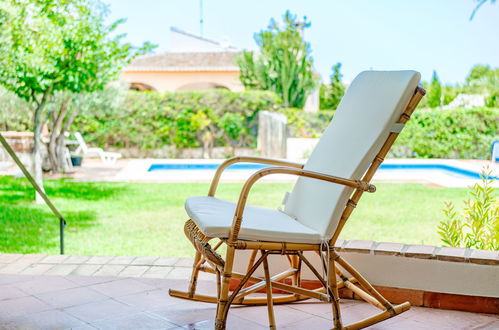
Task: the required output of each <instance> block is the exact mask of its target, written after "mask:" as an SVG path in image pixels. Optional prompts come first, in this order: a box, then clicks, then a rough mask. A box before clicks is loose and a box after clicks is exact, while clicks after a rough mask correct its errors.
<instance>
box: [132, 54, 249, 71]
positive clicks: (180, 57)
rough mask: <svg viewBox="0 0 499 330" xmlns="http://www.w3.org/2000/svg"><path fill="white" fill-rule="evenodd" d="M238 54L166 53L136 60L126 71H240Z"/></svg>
mask: <svg viewBox="0 0 499 330" xmlns="http://www.w3.org/2000/svg"><path fill="white" fill-rule="evenodd" d="M238 54H239V53H237V52H199V53H164V54H158V55H145V56H139V57H137V58H135V59H134V60H133V61H132V63H131V64H130V65H129V66H128V67H126V68H125V71H239V67H238V66H237V64H236V57H237V56H238Z"/></svg>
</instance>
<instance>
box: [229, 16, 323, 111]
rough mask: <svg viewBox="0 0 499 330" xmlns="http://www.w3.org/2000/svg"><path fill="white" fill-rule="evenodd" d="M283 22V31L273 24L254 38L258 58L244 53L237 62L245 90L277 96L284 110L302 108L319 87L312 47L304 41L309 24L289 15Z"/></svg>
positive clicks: (275, 23) (274, 22) (273, 22)
mask: <svg viewBox="0 0 499 330" xmlns="http://www.w3.org/2000/svg"><path fill="white" fill-rule="evenodd" d="M283 19H284V26H283V27H281V26H280V25H279V24H278V23H277V22H276V21H275V20H271V21H270V24H269V27H268V29H267V30H262V31H260V32H259V33H257V34H256V35H255V41H256V43H257V45H258V46H259V47H260V55H259V56H258V57H257V56H255V54H254V53H253V52H251V51H245V52H243V53H242V55H241V57H240V58H239V60H238V64H239V67H240V79H241V82H242V83H243V85H244V86H245V87H246V88H251V89H261V90H269V91H273V92H275V93H276V94H278V95H279V96H281V98H282V101H283V104H284V106H287V107H296V108H303V106H304V105H305V101H306V98H307V94H308V93H309V92H310V91H311V90H313V89H314V88H315V86H316V83H317V78H316V77H315V75H314V73H313V70H312V58H311V57H310V52H311V51H310V45H309V44H308V43H307V42H305V41H304V40H303V30H304V29H305V28H307V27H309V26H310V23H309V22H306V21H305V22H299V21H297V19H296V16H294V15H291V13H290V12H289V11H288V12H286V14H285V15H284V17H283Z"/></svg>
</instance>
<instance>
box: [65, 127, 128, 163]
mask: <svg viewBox="0 0 499 330" xmlns="http://www.w3.org/2000/svg"><path fill="white" fill-rule="evenodd" d="M74 136H75V138H76V141H77V142H78V148H76V150H75V151H74V153H73V154H75V155H77V154H83V156H85V157H100V159H101V160H102V162H104V163H110V164H112V163H115V162H116V160H118V158H121V154H120V153H119V152H110V151H104V150H102V148H89V147H88V146H87V143H86V142H85V140H84V139H83V136H82V135H81V133H80V132H75V133H74Z"/></svg>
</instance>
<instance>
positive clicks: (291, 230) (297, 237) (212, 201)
mask: <svg viewBox="0 0 499 330" xmlns="http://www.w3.org/2000/svg"><path fill="white" fill-rule="evenodd" d="M185 209H186V211H187V214H188V215H189V217H190V218H191V219H192V221H194V222H195V223H196V225H197V226H198V228H199V229H200V230H201V231H202V232H203V233H204V234H205V235H207V236H209V237H219V238H227V237H228V236H229V231H230V228H231V226H232V220H233V218H234V212H235V210H236V204H235V203H232V202H228V201H224V200H221V199H218V198H215V197H209V196H195V197H190V198H188V199H187V201H186V202H185ZM239 239H243V240H259V241H271V242H287V243H311V244H315V243H320V242H321V241H322V239H321V236H320V235H319V233H317V232H316V231H315V230H313V229H311V228H309V227H307V226H305V225H303V224H301V223H299V222H298V221H296V220H295V219H294V218H292V217H290V216H289V215H287V214H285V213H283V212H281V211H278V210H271V209H266V208H261V207H255V206H246V208H245V209H244V213H243V221H242V224H241V230H240V231H239Z"/></svg>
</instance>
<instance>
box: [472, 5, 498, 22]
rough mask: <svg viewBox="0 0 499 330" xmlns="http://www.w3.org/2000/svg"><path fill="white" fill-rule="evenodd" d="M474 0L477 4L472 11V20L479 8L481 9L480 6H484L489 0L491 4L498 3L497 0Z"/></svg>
mask: <svg viewBox="0 0 499 330" xmlns="http://www.w3.org/2000/svg"><path fill="white" fill-rule="evenodd" d="M473 1H474V2H477V5H476V6H475V9H473V11H472V12H471V16H470V21H471V20H473V18H474V17H475V14H476V12H477V11H478V9H480V7H482V6H483V5H484V4H486V3H487V2H490V3H491V4H494V3H496V0H473Z"/></svg>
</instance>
